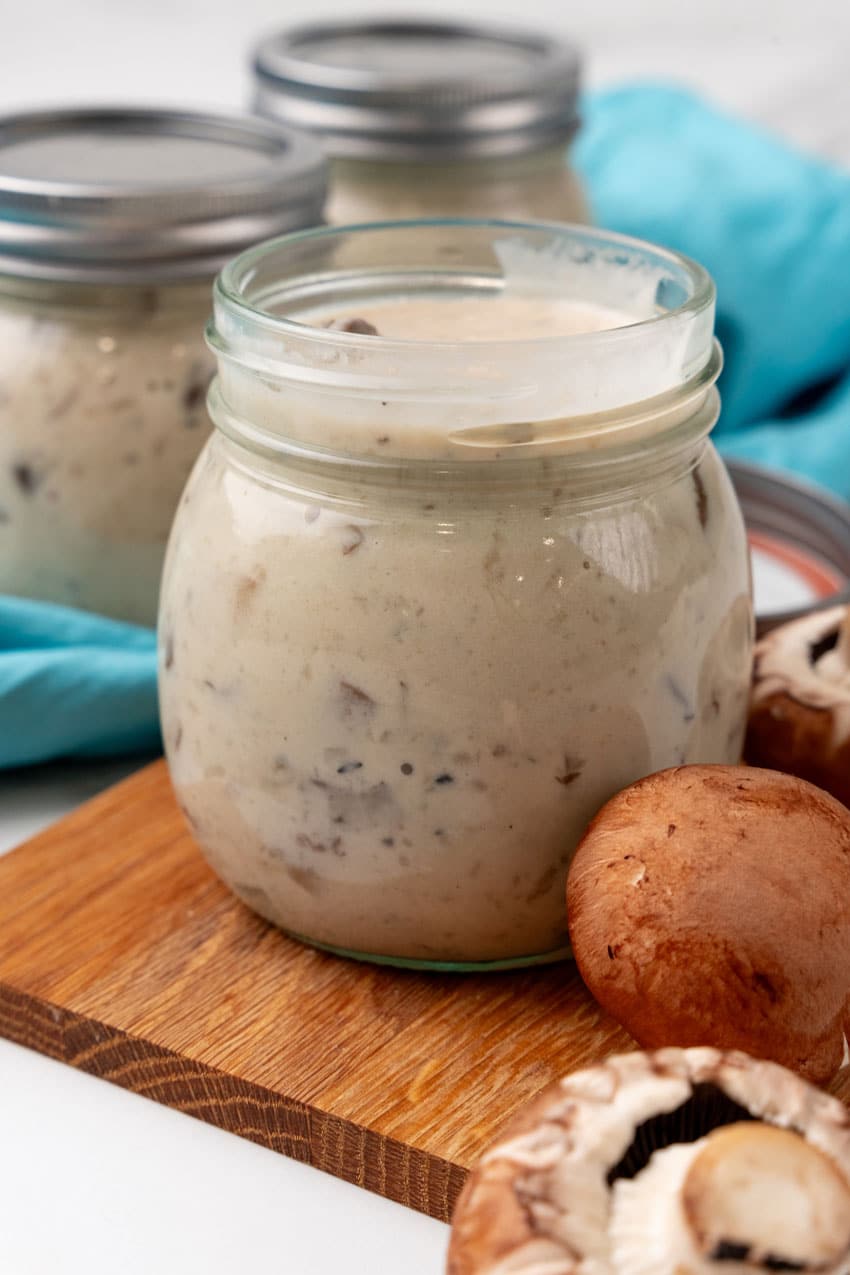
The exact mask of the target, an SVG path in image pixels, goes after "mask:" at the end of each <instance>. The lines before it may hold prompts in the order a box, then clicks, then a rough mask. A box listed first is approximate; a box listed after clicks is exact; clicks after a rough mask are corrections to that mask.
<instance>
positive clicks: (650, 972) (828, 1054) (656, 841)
mask: <svg viewBox="0 0 850 1275" xmlns="http://www.w3.org/2000/svg"><path fill="white" fill-rule="evenodd" d="M567 913H568V923H569V930H570V937H571V941H572V946H573V952H574V955H575V958H576V962H577V964H578V967H579V970H580V972H581V975H582V977H583V979H584V981H585V983H586V984H587V986H588V988H589V989H590V991H591V992H592V994H593V995H594V996H595V998H596V999H597V1000H598V1001H599V1003H600V1004H601V1005H602V1007H603V1008H604V1009H606V1010H607V1011H608V1012H609V1013H610V1014H611V1015H612V1016H613V1017H614V1018H616V1019H617V1021H618V1022H619V1023H621V1024H622V1025H623V1026H624V1027H625V1028H626V1030H627V1031H628V1032H630V1033H631V1035H632V1036H634V1037H635V1039H636V1040H637V1041H638V1043H639V1044H641V1045H642V1046H644V1047H646V1048H657V1047H659V1046H663V1045H682V1046H687V1045H698V1044H708V1045H714V1046H716V1047H718V1048H721V1049H742V1050H745V1051H746V1052H748V1053H751V1054H753V1055H754V1056H756V1057H760V1058H770V1059H773V1060H775V1061H777V1062H780V1063H783V1064H784V1065H785V1066H788V1067H791V1068H793V1069H794V1070H796V1071H799V1072H800V1073H801V1074H802V1075H804V1076H806V1077H807V1078H808V1079H810V1080H815V1081H818V1082H820V1081H825V1080H828V1079H829V1078H830V1077H831V1076H833V1075H834V1074H835V1072H836V1071H837V1070H838V1069H839V1068H840V1066H841V1064H842V1061H843V1059H844V1054H845V1030H846V1027H847V1024H848V1019H850V977H848V956H850V811H848V810H847V809H846V808H845V807H844V806H842V805H841V804H840V803H839V802H837V801H835V800H834V799H833V798H832V797H830V796H829V795H828V794H827V793H824V792H821V791H820V789H818V788H815V787H813V786H812V785H811V784H808V783H806V782H805V781H803V780H801V779H797V778H794V777H792V776H790V775H785V774H780V773H779V772H778V771H773V770H756V769H753V768H750V767H741V766H681V767H677V768H675V769H673V770H666V771H661V772H659V773H658V774H655V775H650V776H649V777H648V778H646V779H643V780H640V781H639V782H638V783H636V784H633V785H632V786H631V787H629V788H626V789H624V791H623V792H620V793H618V794H617V796H615V797H614V798H612V800H611V801H609V802H608V804H607V805H606V806H604V807H603V809H602V810H601V811H600V813H599V814H598V815H597V817H596V819H595V820H594V821H593V823H592V824H591V825H590V827H589V829H588V830H587V832H586V834H585V836H584V838H583V840H582V842H581V843H580V845H579V848H578V850H577V852H576V855H575V858H574V860H573V862H572V864H571V867H570V873H569V878H568V882H567Z"/></svg>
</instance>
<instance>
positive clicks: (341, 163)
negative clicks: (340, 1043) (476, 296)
mask: <svg viewBox="0 0 850 1275" xmlns="http://www.w3.org/2000/svg"><path fill="white" fill-rule="evenodd" d="M580 69H581V64H580V58H579V55H578V53H577V51H576V49H575V48H574V47H573V46H572V45H568V44H564V43H563V42H560V41H556V40H553V39H551V38H548V37H544V36H540V35H537V34H535V33H533V32H525V31H515V30H505V29H503V28H501V27H499V26H493V25H490V24H480V25H479V24H475V25H469V24H463V25H460V24H456V23H451V22H380V21H377V22H376V21H362V22H343V23H340V22H324V23H316V24H314V25H310V26H304V27H295V28H292V29H290V30H286V31H283V32H280V33H278V34H276V35H273V36H271V37H269V38H268V39H266V40H264V41H263V42H262V44H261V45H260V46H259V48H258V49H257V51H256V55H255V59H254V73H255V98H254V105H255V109H256V110H257V111H258V112H259V113H260V114H261V115H265V116H268V117H269V118H272V119H280V120H283V121H284V122H286V123H291V124H294V125H296V126H298V127H300V128H305V129H309V130H311V131H312V132H313V133H314V134H315V135H316V136H317V138H318V139H319V140H320V141H321V142H322V145H323V146H324V147H325V149H326V151H327V153H328V155H329V157H330V161H331V182H330V195H329V201H328V209H327V211H328V220H329V221H331V222H334V223H336V224H337V225H342V224H351V223H353V222H361V221H385V220H400V219H402V218H416V217H437V216H454V217H458V216H478V217H500V218H511V219H512V218H518V219H523V218H524V219H539V220H544V221H571V222H574V221H586V220H587V219H588V211H587V204H586V201H585V197H584V193H583V191H582V188H581V184H580V182H579V180H578V178H577V177H576V175H575V173H574V172H573V170H572V169H571V167H570V164H569V151H568V147H569V143H570V141H571V140H572V138H573V136H574V134H575V131H576V128H577V125H578V89H579V74H580Z"/></svg>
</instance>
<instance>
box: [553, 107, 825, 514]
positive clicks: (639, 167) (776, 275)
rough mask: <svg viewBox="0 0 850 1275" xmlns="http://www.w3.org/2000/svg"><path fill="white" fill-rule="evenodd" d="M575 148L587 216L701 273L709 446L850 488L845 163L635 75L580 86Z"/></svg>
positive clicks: (729, 453) (742, 457)
mask: <svg viewBox="0 0 850 1275" xmlns="http://www.w3.org/2000/svg"><path fill="white" fill-rule="evenodd" d="M575 163H576V167H577V168H578V170H579V172H581V173H582V174H583V176H584V178H585V180H586V182H587V185H588V188H589V191H590V197H591V206H592V211H593V216H594V220H595V221H597V222H598V223H599V224H600V225H604V226H608V227H609V228H610V229H612V230H620V231H622V232H624V233H626V234H631V235H638V236H640V237H641V238H644V239H651V240H654V241H655V242H657V243H661V244H665V245H666V246H668V247H670V248H675V249H677V250H678V251H679V252H684V253H687V255H688V256H691V257H694V258H695V259H696V260H697V261H699V262H701V263H702V264H703V265H704V266H706V267H707V269H708V270H709V271H710V272H711V274H712V275H713V277H714V280H715V282H716V284H717V295H718V304H717V333H718V336H719V337H720V340H721V342H722V344H723V350H724V355H725V359H726V366H725V369H724V372H723V375H722V378H721V381H720V390H721V395H722V398H723V412H722V414H721V417H720V423H719V425H718V427H717V431H716V434H715V441H716V442H717V443H718V444H719V447H720V450H721V451H722V452H723V453H724V454H725V455H728V456H736V457H740V458H741V459H746V460H752V461H755V462H757V463H760V464H766V465H772V466H775V467H777V468H781V469H787V470H791V471H793V472H794V473H796V474H800V475H803V476H805V477H808V478H810V479H813V480H814V481H816V482H821V483H823V484H824V485H825V486H827V487H830V488H832V490H833V491H834V492H836V493H837V494H838V495H840V496H843V497H844V498H845V499H847V498H850V173H848V172H844V171H842V170H840V169H838V168H836V167H834V166H832V165H830V164H828V163H825V162H824V161H822V160H820V159H817V158H815V157H813V156H810V155H805V154H802V153H800V152H798V151H796V150H795V149H794V148H793V147H791V146H788V145H786V144H785V143H784V142H782V141H780V140H779V139H778V138H775V137H773V136H772V135H770V134H769V133H767V132H766V131H763V130H762V129H759V128H756V127H754V126H751V125H749V124H744V123H742V122H741V121H740V120H738V119H735V118H733V117H731V116H729V115H726V114H725V113H724V112H722V111H719V110H715V109H714V108H713V107H711V106H709V105H707V104H706V103H705V102H703V101H701V100H700V99H698V98H696V97H694V96H692V95H691V94H690V93H688V92H686V91H684V90H682V89H678V88H666V87H656V86H647V85H640V86H636V87H634V88H621V89H616V90H611V91H607V92H600V93H597V94H595V95H591V96H589V97H588V99H587V101H586V103H585V117H584V127H583V128H582V131H581V132H580V134H579V136H578V140H577V143H576V148H575Z"/></svg>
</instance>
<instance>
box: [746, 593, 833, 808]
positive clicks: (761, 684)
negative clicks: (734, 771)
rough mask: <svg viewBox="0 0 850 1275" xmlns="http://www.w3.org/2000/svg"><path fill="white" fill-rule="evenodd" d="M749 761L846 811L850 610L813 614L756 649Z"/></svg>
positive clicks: (764, 640) (777, 632)
mask: <svg viewBox="0 0 850 1275" xmlns="http://www.w3.org/2000/svg"><path fill="white" fill-rule="evenodd" d="M746 757H747V760H748V761H750V762H752V764H753V765H755V766H770V767H772V768H773V769H775V770H784V771H787V773H788V774H791V775H799V776H800V777H801V778H803V779H808V780H809V781H810V782H811V783H814V784H817V785H818V786H819V787H820V788H825V789H826V791H827V792H831V793H832V794H833V796H834V797H837V798H838V799H839V801H843V802H844V804H845V805H846V806H850V612H848V608H846V607H832V608H831V609H830V610H828V611H817V612H814V613H812V614H811V615H807V616H804V617H803V618H802V619H801V620H795V621H793V623H791V624H784V625H782V626H781V627H780V628H778V629H774V630H773V631H772V632H771V633H768V634H767V636H766V637H764V638H762V640H761V642H759V644H758V646H757V647H756V653H755V665H754V670H753V692H752V700H751V704H750V721H749V726H748V728H747V742H746Z"/></svg>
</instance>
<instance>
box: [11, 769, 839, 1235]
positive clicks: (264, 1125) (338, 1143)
mask: <svg viewBox="0 0 850 1275" xmlns="http://www.w3.org/2000/svg"><path fill="white" fill-rule="evenodd" d="M0 1034H2V1035H5V1036H7V1037H9V1038H10V1039H11V1040H15V1041H18V1042H19V1043H21V1044H23V1045H28V1046H30V1047H31V1048H33V1049H37V1050H40V1051H41V1052H42V1053H45V1054H49V1055H50V1056H51V1057H53V1058H58V1059H60V1060H61V1061H63V1062H66V1063H69V1064H70V1065H71V1066H74V1067H79V1068H80V1069H81V1070H83V1071H87V1072H91V1073H92V1074H94V1075H97V1076H101V1077H103V1079H105V1080H111V1081H113V1082H114V1083H115V1084H119V1085H122V1086H124V1088H126V1089H131V1090H133V1091H134V1092H135V1093H139V1094H144V1095H145V1096H147V1097H149V1098H153V1099H154V1100H155V1101H157V1102H162V1103H165V1104H167V1105H168V1106H170V1107H176V1108H177V1109H178V1110H180V1111H184V1112H186V1113H187V1114H189V1115H193V1116H197V1117H199V1118H200V1119H202V1120H206V1121H208V1122H209V1123H211V1124H215V1125H218V1126H219V1127H220V1128H222V1129H228V1130H230V1131H231V1132H233V1133H237V1134H241V1135H242V1136H243V1137H246V1138H251V1139H252V1140H253V1141H255V1142H259V1143H262V1144H263V1145H264V1146H267V1147H271V1148H272V1149H273V1150H276V1151H280V1152H283V1153H284V1154H285V1155H289V1156H292V1157H293V1158H294V1159H297V1160H303V1161H306V1162H307V1163H309V1164H312V1165H315V1166H316V1167H317V1168H320V1169H324V1170H326V1171H327V1172H329V1173H333V1174H336V1175H337V1176H338V1177H341V1178H344V1179H346V1180H347V1181H350V1182H355V1183H357V1184H358V1185H360V1186H363V1187H366V1188H368V1189H369V1190H372V1191H377V1192H378V1193H379V1194H381V1195H385V1196H388V1197H389V1198H390V1199H393V1200H397V1201H399V1202H400V1203H402V1204H406V1205H409V1206H411V1207H412V1208H415V1209H419V1210H421V1211H422V1212H424V1213H429V1214H430V1215H431V1216H432V1217H436V1218H440V1219H442V1220H447V1219H448V1218H449V1216H450V1213H451V1209H452V1205H453V1203H454V1200H455V1198H456V1196H457V1193H458V1191H459V1189H460V1187H461V1185H462V1182H463V1179H464V1177H465V1174H466V1170H467V1169H468V1167H469V1166H470V1164H471V1163H472V1162H473V1161H474V1160H475V1159H476V1157H477V1156H478V1155H479V1154H480V1152H481V1151H482V1150H483V1148H484V1147H485V1146H486V1145H487V1144H488V1143H489V1142H490V1141H491V1140H492V1139H493V1137H494V1136H495V1134H496V1133H497V1131H498V1129H499V1127H500V1125H502V1124H503V1123H504V1121H505V1120H507V1119H508V1118H509V1117H510V1115H511V1114H512V1112H513V1111H514V1110H515V1109H516V1108H517V1107H518V1106H519V1105H520V1104H521V1103H523V1102H525V1101H526V1100H527V1099H528V1098H530V1097H531V1096H532V1095H533V1094H535V1093H537V1092H538V1091H539V1090H540V1089H541V1088H542V1087H543V1086H544V1085H545V1084H547V1083H548V1082H549V1081H550V1080H552V1079H554V1078H555V1077H557V1076H559V1075H561V1074H564V1073H566V1072H568V1071H571V1070H573V1069H575V1068H576V1067H579V1066H582V1065H584V1064H587V1063H589V1062H592V1061H594V1060H596V1059H598V1058H600V1057H602V1056H604V1055H605V1054H606V1053H610V1052H612V1051H614V1050H620V1049H628V1048H632V1047H633V1043H632V1042H631V1040H630V1038H629V1037H628V1036H626V1035H625V1033H624V1032H622V1031H621V1030H620V1029H619V1028H618V1027H616V1026H615V1024H614V1023H612V1022H611V1020H610V1019H607V1018H606V1017H605V1016H604V1015H603V1014H602V1012H601V1011H600V1010H599V1009H598V1008H597V1007H596V1006H595V1004H594V1003H593V1002H592V1001H591V999H590V998H589V996H588V995H587V993H586V992H585V991H584V990H583V988H582V986H581V984H580V982H579V980H578V977H577V975H576V973H575V971H574V969H573V967H572V966H571V965H568V964H567V965H560V966H555V967H550V968H548V969H545V970H529V971H523V972H520V973H515V974H487V975H463V976H460V975H425V974H416V973H407V972H400V971H393V970H387V969H381V968H377V967H372V966H368V965H360V964H357V963H355V962H349V961H343V960H340V959H338V958H336V957H332V956H327V955H324V954H323V953H321V952H316V951H313V950H312V949H310V948H306V947H303V946H302V945H300V944H298V943H295V942H293V941H292V940H290V939H288V938H286V937H285V936H284V935H283V934H281V933H280V932H279V931H277V930H275V929H274V928H273V927H272V926H270V925H268V924H267V923H266V922H264V921H262V920H260V919H259V918H258V917H256V916H254V914H253V913H251V912H250V911H249V910H248V909H247V908H246V907H244V906H243V905H242V904H241V903H239V902H238V901H237V900H236V899H235V898H234V897H233V896H232V895H231V894H230V893H229V892H228V891H227V890H226V889H225V888H224V886H223V885H222V884H221V883H220V882H219V881H218V879H217V878H216V877H215V876H214V875H213V873H212V872H211V870H210V869H209V868H208V867H207V866H206V864H205V862H204V860H203V859H202V858H201V856H200V854H199V852H198V850H197V849H196V847H195V845H194V843H193V841H192V839H191V835H190V833H189V831H188V829H187V828H186V825H185V823H184V820H183V818H182V816H181V814H180V812H179V810H178V808H177V806H176V803H175V801H174V798H173V795H172V792H171V787H170V784H169V781H168V775H167V772H166V769H165V765H164V763H163V762H157V763H155V764H154V765H153V766H150V767H148V768H146V769H145V770H143V771H140V772H139V773H138V774H136V775H134V776H132V777H131V778H130V779H127V780H125V781H124V782H123V783H121V784H119V785H118V786H117V787H115V788H113V789H110V790H109V791H108V792H106V793H104V794H102V795H101V796H99V797H96V798H95V799H94V800H93V801H91V802H89V803H88V804H87V805H85V806H83V807H81V808H80V809H79V810H77V811H75V812H74V813H73V814H72V815H70V816H69V817H67V818H66V819H64V820H62V821H61V822H60V823H58V824H55V825H54V826H53V827H52V828H49V829H48V830H47V831H46V832H44V833H42V834H41V835H40V836H38V837H36V838H35V839H34V840H32V841H30V842H28V843H27V844H26V845H24V846H21V847H20V848H19V849H18V850H16V851H14V852H13V853H12V854H10V855H7V856H6V857H5V858H4V859H2V860H0ZM843 1085H844V1090H845V1092H843V1093H842V1096H850V1080H847V1079H845V1080H844V1081H843Z"/></svg>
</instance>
